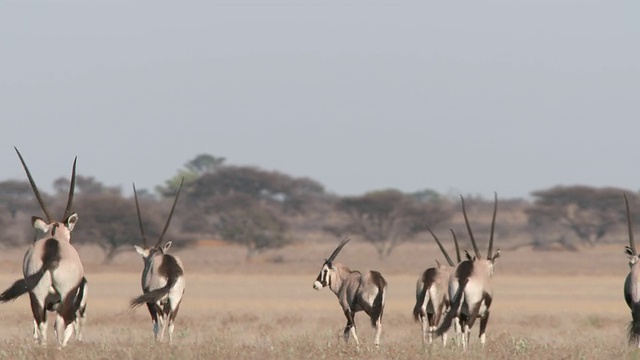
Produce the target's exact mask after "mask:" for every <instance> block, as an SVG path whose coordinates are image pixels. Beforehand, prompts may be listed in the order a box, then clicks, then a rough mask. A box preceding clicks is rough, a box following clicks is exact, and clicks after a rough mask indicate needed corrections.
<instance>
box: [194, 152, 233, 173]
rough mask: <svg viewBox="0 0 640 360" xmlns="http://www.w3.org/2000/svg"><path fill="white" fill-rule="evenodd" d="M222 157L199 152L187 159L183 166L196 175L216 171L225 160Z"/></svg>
mask: <svg viewBox="0 0 640 360" xmlns="http://www.w3.org/2000/svg"><path fill="white" fill-rule="evenodd" d="M225 160H226V159H225V158H223V157H215V156H213V155H209V154H200V155H197V156H196V157H195V158H193V159H191V160H190V161H188V162H187V163H186V164H185V165H184V166H185V168H187V170H189V171H191V172H194V173H196V174H198V175H202V174H211V173H214V172H216V170H218V169H219V168H220V167H221V166H222V165H223V164H224V162H225Z"/></svg>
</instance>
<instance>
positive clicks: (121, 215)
mask: <svg viewBox="0 0 640 360" xmlns="http://www.w3.org/2000/svg"><path fill="white" fill-rule="evenodd" d="M140 200H141V202H140V207H141V212H142V214H143V216H142V219H143V225H144V227H145V232H146V234H147V237H148V238H149V239H154V238H156V237H157V236H158V234H159V231H160V230H161V228H162V226H163V220H162V215H160V214H159V210H156V209H157V208H159V207H158V206H157V205H158V203H159V202H158V201H155V200H151V199H148V198H142V199H140ZM74 204H75V206H74V208H75V210H76V211H77V212H78V214H80V221H79V222H78V226H76V228H75V229H74V231H73V242H74V243H81V244H95V245H98V246H99V247H100V248H102V249H103V250H104V252H105V257H104V263H109V262H111V261H112V260H113V259H114V258H115V257H116V256H117V255H118V254H119V253H121V252H123V251H133V249H132V248H131V246H132V245H133V244H139V243H140V241H141V237H140V227H139V225H138V217H137V215H136V210H135V203H134V201H133V199H131V198H124V197H122V196H120V195H115V194H97V195H96V194H90V195H79V196H78V197H77V199H76V200H75V201H74ZM160 208H166V207H160Z"/></svg>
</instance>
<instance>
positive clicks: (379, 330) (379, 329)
mask: <svg viewBox="0 0 640 360" xmlns="http://www.w3.org/2000/svg"><path fill="white" fill-rule="evenodd" d="M381 334H382V315H381V316H380V317H379V318H378V320H377V321H376V336H375V338H374V340H373V344H374V345H375V346H379V345H380V335H381Z"/></svg>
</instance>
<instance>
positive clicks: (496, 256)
mask: <svg viewBox="0 0 640 360" xmlns="http://www.w3.org/2000/svg"><path fill="white" fill-rule="evenodd" d="M499 257H500V249H498V251H496V253H495V254H494V255H493V257H492V258H491V261H492V262H493V261H496V259H497V258H499Z"/></svg>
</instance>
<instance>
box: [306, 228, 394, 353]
mask: <svg viewBox="0 0 640 360" xmlns="http://www.w3.org/2000/svg"><path fill="white" fill-rule="evenodd" d="M349 240H350V239H349V238H344V239H343V240H342V241H341V242H340V244H339V245H338V247H336V249H335V250H333V253H331V256H329V258H328V259H327V260H325V262H324V264H322V268H321V269H320V273H319V274H318V277H317V278H316V281H314V283H313V288H314V289H316V290H320V289H322V288H323V287H325V286H328V287H329V289H331V291H333V293H334V294H336V296H337V297H338V302H339V303H340V306H341V307H342V311H343V312H344V316H345V317H346V318H347V325H346V326H345V328H344V332H343V336H344V341H345V342H348V341H349V336H350V335H351V336H353V339H354V340H355V342H356V345H357V346H360V342H359V341H358V336H357V335H356V323H355V319H354V317H355V314H356V313H357V312H358V311H364V312H365V313H367V315H369V318H370V319H371V326H373V327H375V329H376V333H375V338H374V344H375V345H376V346H378V345H380V334H381V333H382V314H383V312H384V301H385V295H386V292H387V281H386V280H385V279H384V277H382V274H380V273H379V272H377V271H373V270H370V271H368V272H366V273H364V274H362V273H361V272H359V271H352V270H351V269H349V268H348V267H347V266H345V265H343V264H341V263H336V262H333V261H334V260H335V258H336V256H338V253H340V250H342V248H343V247H344V246H345V245H346V244H347V243H348V242H349Z"/></svg>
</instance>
